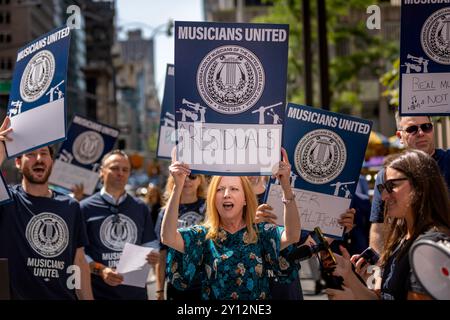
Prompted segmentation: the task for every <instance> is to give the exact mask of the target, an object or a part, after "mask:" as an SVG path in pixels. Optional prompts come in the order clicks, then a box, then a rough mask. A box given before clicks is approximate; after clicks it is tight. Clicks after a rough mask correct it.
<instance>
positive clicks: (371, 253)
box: [359, 247, 380, 265]
mask: <svg viewBox="0 0 450 320" xmlns="http://www.w3.org/2000/svg"><path fill="white" fill-rule="evenodd" d="M359 257H360V258H364V260H366V261H367V263H369V264H371V265H375V264H377V262H378V259H380V256H379V255H378V253H376V252H375V250H373V249H372V248H371V247H368V248H367V249H365V250H364V251H363V252H361V254H360V255H359Z"/></svg>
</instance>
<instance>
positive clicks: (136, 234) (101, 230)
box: [81, 192, 156, 300]
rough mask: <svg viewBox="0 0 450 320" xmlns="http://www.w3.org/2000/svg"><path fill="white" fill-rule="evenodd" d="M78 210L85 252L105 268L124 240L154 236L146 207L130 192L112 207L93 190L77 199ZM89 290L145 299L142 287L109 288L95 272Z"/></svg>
mask: <svg viewBox="0 0 450 320" xmlns="http://www.w3.org/2000/svg"><path fill="white" fill-rule="evenodd" d="M81 210H82V212H83V214H84V216H85V219H86V228H87V233H88V237H89V245H88V246H87V247H86V254H87V255H89V256H90V257H91V258H92V259H94V261H97V262H100V263H102V264H104V265H105V266H107V267H109V268H115V267H116V266H117V263H118V262H119V260H120V256H121V254H122V250H123V247H124V246H125V243H132V244H136V245H141V244H144V243H148V242H151V241H153V240H155V239H156V237H155V233H154V228H153V223H152V218H151V215H150V210H149V208H148V207H147V205H146V204H145V203H144V202H143V201H141V200H139V199H137V198H134V197H132V196H130V195H127V196H126V198H125V200H124V201H123V202H121V203H120V204H119V205H117V206H114V205H111V204H109V203H108V202H107V201H106V200H105V199H104V198H103V197H102V196H101V195H100V193H99V192H97V193H96V194H94V195H92V196H91V197H89V198H87V199H85V200H83V201H81ZM92 290H93V292H94V297H95V299H113V300H119V299H128V300H141V299H144V300H146V299H147V290H146V289H145V288H139V287H133V286H127V285H119V286H116V287H113V286H110V285H108V284H106V283H105V282H104V281H103V279H102V278H101V277H100V276H97V275H92Z"/></svg>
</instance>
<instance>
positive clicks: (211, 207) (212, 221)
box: [203, 176, 258, 244]
mask: <svg viewBox="0 0 450 320" xmlns="http://www.w3.org/2000/svg"><path fill="white" fill-rule="evenodd" d="M239 178H240V179H241V183H242V188H243V191H244V195H245V202H246V205H245V206H244V209H243V210H244V212H243V217H244V221H245V225H246V227H247V234H248V238H247V244H249V243H256V242H257V241H258V233H257V231H256V229H255V225H254V223H255V222H254V221H255V215H256V208H257V204H258V202H257V201H256V195H255V193H254V192H253V189H252V186H251V184H250V181H249V180H248V179H247V178H246V177H239ZM221 179H222V177H220V176H214V177H212V179H211V182H210V184H209V188H208V196H207V198H206V218H205V222H204V224H203V225H204V226H205V227H206V228H208V229H209V230H208V234H207V235H206V239H212V240H214V241H216V240H218V239H219V226H220V216H219V212H218V211H217V208H216V205H215V198H216V193H217V188H218V186H219V183H220V180H221Z"/></svg>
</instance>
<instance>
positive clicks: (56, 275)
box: [0, 185, 88, 300]
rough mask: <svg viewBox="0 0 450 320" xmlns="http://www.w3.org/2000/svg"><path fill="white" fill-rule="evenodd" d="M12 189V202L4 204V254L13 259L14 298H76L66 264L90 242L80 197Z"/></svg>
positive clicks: (0, 246) (0, 237)
mask: <svg viewBox="0 0 450 320" xmlns="http://www.w3.org/2000/svg"><path fill="white" fill-rule="evenodd" d="M9 189H10V192H11V196H12V200H13V201H12V202H9V203H6V204H4V205H2V206H0V257H1V258H7V259H8V260H9V275H10V286H11V296H12V299H39V300H41V299H58V300H63V299H64V300H65V299H68V300H75V299H76V296H75V290H74V289H72V288H69V287H72V285H73V281H71V279H69V277H70V276H72V275H73V272H71V271H70V270H71V269H69V271H68V267H69V266H71V265H73V264H74V259H75V254H76V250H77V248H81V247H84V246H86V245H87V243H88V242H87V236H86V229H85V225H84V219H83V216H82V213H81V211H80V206H79V204H78V202H77V201H75V200H73V199H72V198H70V197H68V196H66V195H63V194H61V193H58V192H55V191H53V194H52V197H50V198H47V197H35V196H32V195H30V194H27V193H26V192H25V191H24V190H23V189H22V186H20V185H17V186H14V187H9ZM68 282H69V285H68Z"/></svg>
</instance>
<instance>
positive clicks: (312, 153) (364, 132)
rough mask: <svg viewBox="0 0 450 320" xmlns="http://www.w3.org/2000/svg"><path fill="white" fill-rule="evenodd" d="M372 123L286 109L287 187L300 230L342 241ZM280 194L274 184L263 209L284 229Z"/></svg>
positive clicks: (301, 108)
mask: <svg viewBox="0 0 450 320" xmlns="http://www.w3.org/2000/svg"><path fill="white" fill-rule="evenodd" d="M371 127H372V123H371V122H370V121H367V120H363V119H359V118H355V117H351V116H347V115H343V114H339V113H333V112H329V111H325V110H322V109H317V108H311V107H307V106H302V105H295V104H292V103H289V104H288V106H287V110H286V116H285V123H284V126H283V147H284V148H285V149H286V151H287V153H288V157H289V162H290V163H291V167H292V169H291V186H292V188H293V189H292V190H293V192H294V194H295V196H296V198H295V201H296V203H297V207H298V208H299V213H300V218H301V224H302V230H305V231H312V230H314V228H315V227H320V228H321V230H322V232H323V233H324V234H326V235H328V236H331V237H338V238H339V237H341V236H342V233H343V228H342V227H341V226H340V225H339V224H338V220H339V216H340V215H341V214H342V213H345V210H346V209H348V208H349V205H350V201H351V198H352V195H353V194H354V193H355V189H356V185H357V183H358V177H359V174H360V171H361V166H362V164H363V161H364V154H365V151H366V147H367V142H368V140H369V135H370V131H371ZM282 195H283V192H282V190H281V186H280V185H278V184H277V182H276V181H274V180H273V179H272V180H271V181H270V183H269V187H268V188H267V191H266V203H268V204H269V205H271V206H272V207H273V208H274V210H273V211H274V213H276V214H277V215H278V219H277V223H278V224H280V225H281V224H283V211H284V210H283V203H282V202H281V201H280V199H281V198H282Z"/></svg>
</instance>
